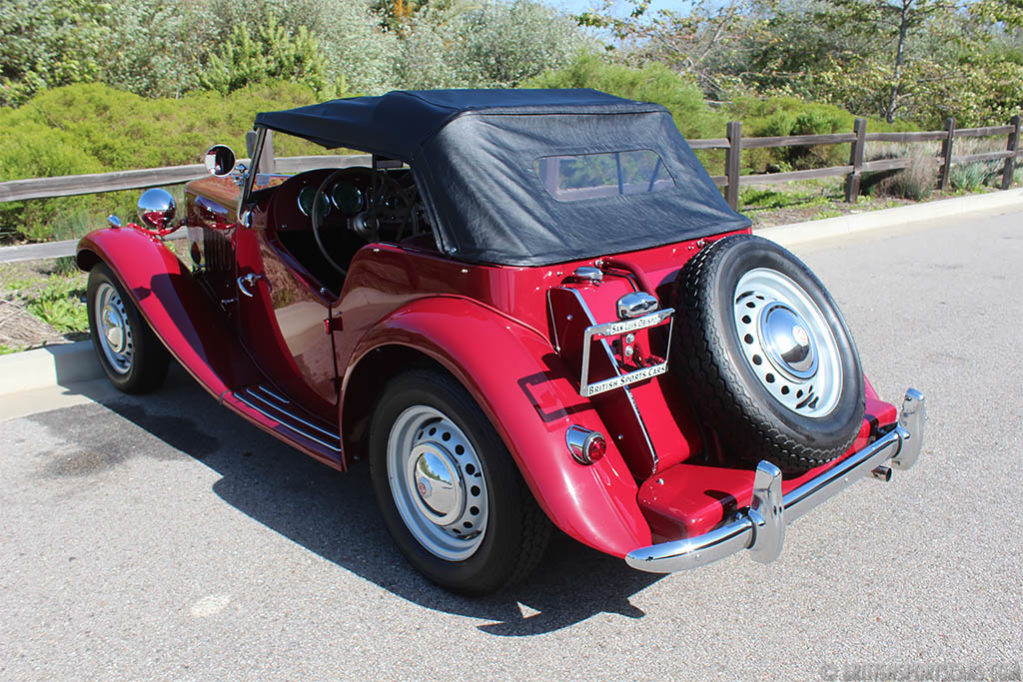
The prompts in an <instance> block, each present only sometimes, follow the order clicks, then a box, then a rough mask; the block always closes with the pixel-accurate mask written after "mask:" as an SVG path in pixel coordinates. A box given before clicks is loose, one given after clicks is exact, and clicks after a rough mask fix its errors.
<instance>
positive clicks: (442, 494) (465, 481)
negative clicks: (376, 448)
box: [387, 405, 488, 561]
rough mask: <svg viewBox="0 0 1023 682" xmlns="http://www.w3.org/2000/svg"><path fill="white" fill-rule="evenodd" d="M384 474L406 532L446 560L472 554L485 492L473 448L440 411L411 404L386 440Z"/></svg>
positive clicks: (482, 525)
mask: <svg viewBox="0 0 1023 682" xmlns="http://www.w3.org/2000/svg"><path fill="white" fill-rule="evenodd" d="M387 478H388V482H389V484H390V488H391V495H392V497H393V498H394V503H395V506H396V507H397V509H398V513H399V514H400V515H401V518H402V521H403V522H404V523H405V527H406V528H408V530H409V532H411V533H412V536H413V537H414V538H415V539H416V541H417V542H419V544H421V545H422V546H423V547H424V548H425V549H426V550H428V551H429V552H430V553H432V554H434V555H435V556H438V557H440V558H441V559H445V560H447V561H462V560H464V559H467V558H469V557H470V556H472V555H473V554H474V553H475V552H476V550H477V549H479V546H480V544H481V543H482V542H483V537H484V534H485V531H486V527H487V515H488V497H487V486H486V479H485V478H484V476H483V467H482V465H481V463H480V459H479V456H478V455H477V454H476V450H475V448H473V446H472V444H471V443H470V442H469V439H468V438H467V437H466V436H465V434H464V433H463V432H462V430H461V429H459V428H458V427H457V426H456V425H455V423H454V422H453V421H452V420H451V419H449V418H448V417H447V416H446V415H445V414H444V413H443V412H441V411H439V410H437V409H434V408H432V407H429V406H427V405H413V406H412V407H409V408H407V409H406V410H405V411H404V412H402V413H401V414H400V415H398V418H397V419H396V420H395V422H394V424H393V426H391V432H390V435H389V436H388V439H387Z"/></svg>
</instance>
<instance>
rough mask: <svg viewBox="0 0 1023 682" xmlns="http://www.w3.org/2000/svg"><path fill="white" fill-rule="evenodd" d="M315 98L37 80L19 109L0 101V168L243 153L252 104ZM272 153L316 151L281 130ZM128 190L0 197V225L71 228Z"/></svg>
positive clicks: (36, 235)
mask: <svg viewBox="0 0 1023 682" xmlns="http://www.w3.org/2000/svg"><path fill="white" fill-rule="evenodd" d="M314 101H316V98H315V96H314V95H313V93H312V91H310V90H309V89H307V88H304V87H301V86H297V85H294V84H290V83H271V84H262V85H257V86H250V87H248V88H243V89H241V90H238V91H236V92H233V93H231V94H230V95H229V96H227V97H224V96H221V95H219V94H216V93H197V94H192V95H187V96H185V97H183V98H181V99H158V100H154V99H146V98H143V97H139V96H137V95H133V94H131V93H127V92H122V91H119V90H114V89H113V88H110V87H108V86H106V85H101V84H98V83H93V84H87V85H72V86H68V87H63V88H54V89H52V90H46V91H44V92H43V93H41V94H40V95H37V96H36V97H35V98H33V99H32V100H31V101H30V102H29V103H28V104H26V105H25V106H23V107H21V108H19V109H0V178H3V179H4V180H17V179H20V178H43V177H52V176H59V175H79V174H83V173H103V172H109V171H118V170H128V169H133V168H159V167H163V166H177V165H184V164H192V163H199V162H200V161H201V159H202V155H203V153H204V152H205V150H206V149H207V148H208V147H209V146H210V145H211V144H214V143H222V144H228V145H230V146H232V147H233V148H234V149H235V150H236V151H237V152H238V154H239V156H243V155H244V153H245V133H246V131H248V130H251V129H252V121H253V119H254V118H255V115H256V113H258V112H260V111H268V110H274V109H285V108H290V107H294V106H300V105H304V104H311V103H313V102H314ZM275 152H276V153H277V155H278V156H293V155H302V154H316V153H322V149H321V148H320V147H318V146H316V145H313V144H311V143H307V142H303V141H302V140H298V139H297V138H289V139H282V140H281V141H280V145H278V146H277V148H276V149H275ZM137 195H138V192H137V191H134V190H132V191H127V192H113V193H107V194H96V195H86V196H81V197H67V198H61V199H36V200H30V201H24V202H13V203H2V204H0V230H2V231H4V232H7V233H13V234H15V235H18V236H20V237H22V238H27V239H32V240H44V239H48V238H52V237H54V236H56V237H58V238H71V237H75V236H79V235H80V234H81V232H82V229H83V228H84V227H85V226H86V225H88V224H89V223H92V224H93V225H101V224H102V220H103V218H104V217H105V216H106V215H107V214H109V213H114V212H118V213H121V214H122V215H123V214H124V213H128V214H129V215H130V214H132V213H134V210H133V209H132V208H131V207H133V206H134V201H135V199H136V198H137Z"/></svg>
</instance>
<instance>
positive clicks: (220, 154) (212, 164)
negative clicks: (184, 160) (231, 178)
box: [205, 144, 235, 178]
mask: <svg viewBox="0 0 1023 682" xmlns="http://www.w3.org/2000/svg"><path fill="white" fill-rule="evenodd" d="M205 162H206V170H208V171H209V172H210V174H211V175H215V176H217V177H218V178H222V177H224V176H225V175H229V174H230V173H231V171H233V170H234V164H235V156H234V152H233V151H231V148H230V147H227V146H225V145H222V144H216V145H213V146H212V147H210V148H209V150H207V152H206V159H205Z"/></svg>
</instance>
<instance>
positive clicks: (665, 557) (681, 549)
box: [625, 388, 926, 573]
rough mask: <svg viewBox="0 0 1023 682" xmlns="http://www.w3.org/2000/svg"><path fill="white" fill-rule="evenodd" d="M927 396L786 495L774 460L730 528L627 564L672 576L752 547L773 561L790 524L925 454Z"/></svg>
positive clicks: (653, 550)
mask: <svg viewBox="0 0 1023 682" xmlns="http://www.w3.org/2000/svg"><path fill="white" fill-rule="evenodd" d="M925 414H926V412H925V408H924V396H923V394H922V393H920V391H917V390H916V389H913V388H911V389H909V390H908V391H906V397H905V399H904V400H903V403H902V411H901V412H900V414H899V422H898V424H896V425H895V426H894V428H892V429H891V430H889V431H887V432H886V433H885V434H884V435H882V436H881V437H880V438H878V439H877V440H876V441H874V442H873V443H871V444H870V445H868V446H867V447H865V448H863V449H862V450H860V451H859V452H856V453H854V454H852V455H851V456H849V457H848V458H846V459H844V460H842V461H841V462H839V463H838V464H837V465H836V466H835V467H833V468H831V469H828V470H827V471H825V472H824V473H822V474H821V475H819V476H817V477H816V478H813V479H811V480H809V481H807V482H806V483H804V484H803V485H801V486H799V487H798V488H796V489H795V490H791V491H789V493H788V494H787V495H784V496H783V495H782V492H781V471H780V470H779V469H778V467H776V466H775V465H773V464H771V463H770V462H761V463H760V464H759V465H758V466H757V472H756V477H755V479H754V482H753V500H752V502H751V504H750V506H749V508H748V509H745V510H743V511H741V512H739V513H738V514H737V515H736V517H735V518H734V519H733V520H732V521H730V522H728V523H726V524H725V525H723V526H721V527H719V528H715V529H714V530H712V531H710V532H709V533H705V534H703V535H699V536H696V537H691V538H685V539H683V540H675V541H673V542H665V543H662V544H658V545H651V546H650V547H641V548H639V549H636V550H633V551H632V552H629V554H628V555H627V556H626V557H625V561H626V562H627V563H628V564H629V566H632V567H633V568H636V569H639V570H641V571H648V572H650V573H672V572H674V571H683V570H687V569H691V568H698V567H700V566H705V565H707V564H709V563H713V562H715V561H717V560H718V559H723V558H724V557H726V556H728V555H729V554H734V553H735V552H738V551H739V550H741V549H749V550H750V552H751V553H752V557H753V559H754V560H756V561H759V562H761V563H768V562H770V561H774V560H775V559H777V558H778V555H780V554H781V549H782V545H783V544H784V542H785V526H786V525H787V524H789V523H792V522H793V521H795V520H796V519H798V518H799V517H800V516H802V515H803V514H805V513H806V512H808V511H810V510H811V509H813V508H814V507H816V506H817V505H819V504H821V503H822V502H824V501H825V500H828V499H830V498H831V497H833V496H835V495H836V494H838V493H840V492H841V491H843V490H845V489H846V488H847V487H848V486H849V485H851V484H852V483H854V482H855V481H857V480H859V479H860V478H863V477H864V476H867V475H868V474H871V473H873V474H874V475H875V477H877V478H881V479H883V480H887V479H888V477H890V475H891V472H890V471H889V470H888V469H887V468H886V467H885V466H884V465H885V464H886V463H887V462H889V460H890V463H891V465H892V466H893V467H894V468H896V469H901V470H905V469H909V468H910V467H912V466H913V464H914V463H915V462H916V459H917V457H918V456H919V455H920V448H921V446H922V445H923V436H924V419H925Z"/></svg>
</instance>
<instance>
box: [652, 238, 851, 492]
mask: <svg viewBox="0 0 1023 682" xmlns="http://www.w3.org/2000/svg"><path fill="white" fill-rule="evenodd" d="M676 307H677V309H678V317H679V320H678V322H679V324H678V328H679V334H678V336H677V342H676V344H675V348H674V349H673V353H674V359H673V362H672V365H673V370H674V371H675V372H676V373H678V374H680V375H681V377H682V379H683V381H684V382H685V383H686V384H687V386H688V388H689V391H690V394H691V396H692V397H693V402H694V404H695V406H696V409H697V411H698V413H699V415H700V417H701V419H702V420H703V421H704V423H706V424H707V425H708V426H709V427H710V428H711V429H712V430H713V431H714V432H715V434H716V435H717V438H718V440H719V441H720V442H721V444H722V446H723V448H724V451H725V452H724V454H725V456H726V457H728V458H730V459H736V460H738V461H741V462H745V463H749V464H756V463H757V462H758V461H759V460H762V459H766V460H768V461H770V462H773V463H774V464H776V465H778V466H779V467H780V468H781V469H782V470H784V471H788V472H801V471H806V470H807V469H811V468H813V467H815V466H818V465H820V464H824V463H826V462H829V461H831V460H833V459H835V458H836V457H838V456H840V455H842V454H843V453H844V452H845V451H846V450H848V449H849V447H850V446H851V445H852V443H853V441H854V440H855V438H856V436H857V434H858V433H859V430H860V428H861V426H862V420H863V412H864V399H865V398H864V396H865V389H864V380H863V372H862V369H861V367H860V360H859V355H858V353H857V352H856V346H855V344H854V343H853V339H852V335H851V334H850V332H849V328H848V327H847V326H846V323H845V321H844V320H843V319H842V315H841V313H839V311H838V306H837V305H836V304H835V302H834V300H833V299H832V298H831V295H830V294H828V292H827V290H826V289H825V288H824V285H823V284H821V282H820V280H818V279H817V277H815V276H814V275H813V273H811V272H810V270H809V269H808V268H807V267H806V266H805V265H804V264H803V263H802V262H801V261H800V260H799V259H798V258H796V257H795V256H794V255H792V254H791V253H789V252H788V251H786V250H785V249H783V248H782V247H780V246H778V245H777V244H775V243H774V242H771V241H768V240H766V239H761V238H759V237H753V236H751V235H737V236H733V237H726V238H724V239H721V240H718V241H717V242H714V243H713V244H711V245H709V246H707V247H706V248H705V249H704V250H702V251H701V252H700V253H698V254H697V255H696V256H694V257H693V259H692V260H691V261H690V262H689V263H687V264H686V266H685V267H684V268H683V269H682V272H681V274H680V276H679V279H678V283H677V289H676Z"/></svg>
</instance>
